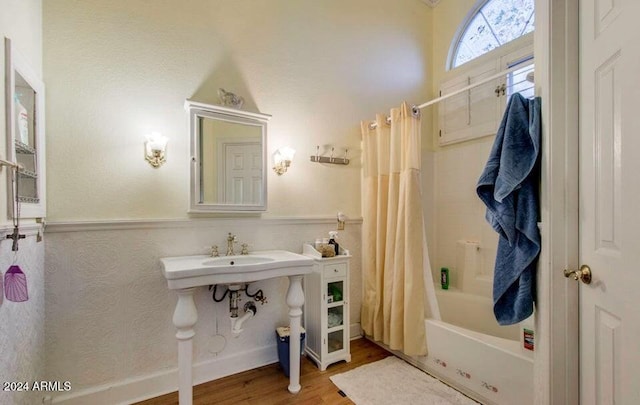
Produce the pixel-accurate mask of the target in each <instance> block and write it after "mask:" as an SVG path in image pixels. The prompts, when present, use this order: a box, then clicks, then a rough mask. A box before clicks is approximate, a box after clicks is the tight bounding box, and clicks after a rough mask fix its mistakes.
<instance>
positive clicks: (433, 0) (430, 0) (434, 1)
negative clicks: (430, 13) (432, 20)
mask: <svg viewBox="0 0 640 405" xmlns="http://www.w3.org/2000/svg"><path fill="white" fill-rule="evenodd" d="M422 2H423V3H424V4H426V5H427V6H429V7H435V6H437V5H438V3H440V0H422Z"/></svg>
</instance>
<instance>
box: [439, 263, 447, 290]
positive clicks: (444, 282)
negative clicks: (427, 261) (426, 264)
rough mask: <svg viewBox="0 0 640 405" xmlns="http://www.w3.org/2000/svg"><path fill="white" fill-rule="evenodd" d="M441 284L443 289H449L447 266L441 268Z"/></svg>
mask: <svg viewBox="0 0 640 405" xmlns="http://www.w3.org/2000/svg"><path fill="white" fill-rule="evenodd" d="M440 286H441V287H442V289H443V290H448V289H449V269H448V268H446V267H442V268H441V269H440Z"/></svg>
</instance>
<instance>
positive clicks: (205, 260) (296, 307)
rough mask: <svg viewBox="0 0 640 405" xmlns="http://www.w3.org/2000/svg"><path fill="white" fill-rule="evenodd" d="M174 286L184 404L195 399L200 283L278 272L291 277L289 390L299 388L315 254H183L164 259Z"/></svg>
mask: <svg viewBox="0 0 640 405" xmlns="http://www.w3.org/2000/svg"><path fill="white" fill-rule="evenodd" d="M160 262H161V263H162V274H163V275H164V277H165V278H166V279H167V284H168V286H169V288H170V289H172V290H177V292H178V303H177V304H176V309H175V311H174V313H173V324H174V325H175V327H176V328H177V329H178V332H177V333H176V338H177V339H178V373H179V378H180V381H179V393H178V396H179V400H180V405H191V404H192V403H193V378H192V362H193V342H192V339H193V336H194V335H195V332H194V329H193V327H194V325H195V324H196V322H197V320H198V312H197V310H196V306H195V303H194V301H193V293H194V291H195V290H196V288H198V287H201V286H207V285H211V284H243V283H251V282H254V281H260V280H266V279H269V278H274V277H284V276H286V277H289V289H288V290H287V297H286V302H287V305H288V306H289V327H290V329H291V336H290V339H289V361H290V364H289V366H290V367H289V391H290V392H292V393H297V392H298V391H300V388H301V386H300V317H301V316H302V305H303V304H304V293H303V291H302V276H303V275H305V274H308V273H310V272H311V269H312V266H313V259H311V258H309V257H306V256H303V255H299V254H296V253H291V252H287V251H285V250H266V251H259V252H253V253H251V254H249V255H244V256H224V257H211V256H205V255H199V256H181V257H167V258H163V259H160Z"/></svg>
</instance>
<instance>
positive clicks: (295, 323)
mask: <svg viewBox="0 0 640 405" xmlns="http://www.w3.org/2000/svg"><path fill="white" fill-rule="evenodd" d="M195 290H196V288H195V287H194V288H185V289H181V290H177V291H178V303H177V304H176V309H175V311H174V313H173V324H174V325H175V327H176V329H178V332H177V333H176V338H177V339H178V375H179V385H178V390H179V391H178V398H179V402H180V405H192V404H193V373H192V367H193V336H194V335H195V331H194V329H193V327H194V326H195V324H196V322H197V321H198V311H197V310H196V305H195V303H194V301H193V293H194V291H195ZM287 305H288V306H289V328H290V337H289V387H288V389H289V392H291V393H293V394H296V393H298V392H300V389H301V388H302V386H301V385H300V329H301V325H300V324H301V317H302V305H304V292H303V290H302V275H298V276H289V289H288V290H287Z"/></svg>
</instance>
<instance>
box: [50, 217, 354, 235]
mask: <svg viewBox="0 0 640 405" xmlns="http://www.w3.org/2000/svg"><path fill="white" fill-rule="evenodd" d="M336 222H337V219H336V217H333V216H331V217H329V216H321V217H271V218H269V217H268V218H261V217H259V216H258V217H257V216H253V215H252V216H242V215H238V216H234V217H230V216H221V217H215V218H187V219H123V220H117V219H115V220H99V221H60V222H47V227H46V232H47V233H49V232H83V231H117V230H132V229H166V228H196V227H197V228H206V227H211V226H220V225H231V224H238V223H242V224H244V225H256V226H259V225H267V226H270V225H311V224H333V223H336ZM346 223H347V224H351V225H361V224H362V218H361V217H359V218H353V219H347V220H346Z"/></svg>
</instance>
